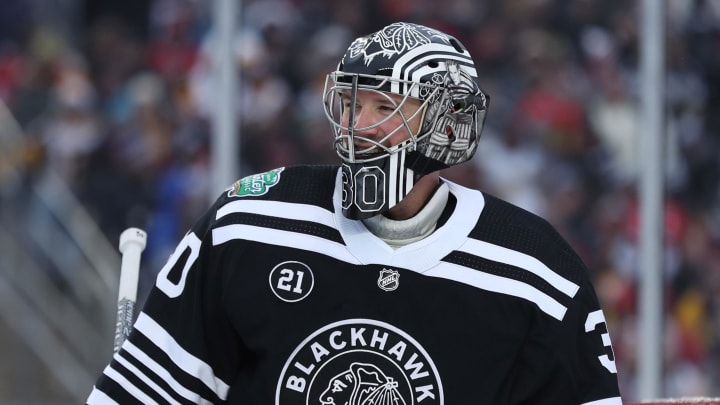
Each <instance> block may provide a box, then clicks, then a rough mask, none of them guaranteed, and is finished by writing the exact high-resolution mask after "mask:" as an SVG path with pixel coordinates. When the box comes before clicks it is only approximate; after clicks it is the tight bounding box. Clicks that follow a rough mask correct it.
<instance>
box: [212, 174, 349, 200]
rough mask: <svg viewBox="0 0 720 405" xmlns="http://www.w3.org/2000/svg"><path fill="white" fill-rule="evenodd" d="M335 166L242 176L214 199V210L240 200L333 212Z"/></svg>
mask: <svg viewBox="0 0 720 405" xmlns="http://www.w3.org/2000/svg"><path fill="white" fill-rule="evenodd" d="M337 170H338V167H337V166H332V165H298V166H288V167H280V168H277V169H273V170H269V171H266V172H263V173H256V174H252V175H249V176H245V177H243V178H241V179H239V180H237V181H236V182H235V183H233V184H232V185H231V186H230V187H229V188H227V189H226V190H225V191H224V192H223V193H222V194H221V195H220V196H219V198H218V199H217V201H216V203H215V204H216V208H219V207H222V206H223V205H225V204H228V203H230V202H233V201H237V200H242V199H253V200H268V201H279V202H287V203H294V204H308V205H315V206H318V207H321V208H325V209H327V210H329V211H332V210H333V205H332V195H333V192H334V186H335V177H336V175H337Z"/></svg>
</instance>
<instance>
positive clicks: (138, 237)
mask: <svg viewBox="0 0 720 405" xmlns="http://www.w3.org/2000/svg"><path fill="white" fill-rule="evenodd" d="M146 240H147V235H146V234H145V232H144V231H143V230H141V229H138V228H128V229H126V230H125V231H123V233H122V234H120V246H119V249H120V253H122V262H121V267H120V286H119V287H118V311H117V323H116V324H115V344H114V346H113V351H114V352H117V351H118V350H120V347H121V346H122V344H123V342H124V341H125V339H127V337H128V336H129V335H130V331H131V330H132V324H133V319H134V316H135V302H136V301H137V288H138V279H139V276H140V255H141V254H142V251H143V250H144V249H145V244H146Z"/></svg>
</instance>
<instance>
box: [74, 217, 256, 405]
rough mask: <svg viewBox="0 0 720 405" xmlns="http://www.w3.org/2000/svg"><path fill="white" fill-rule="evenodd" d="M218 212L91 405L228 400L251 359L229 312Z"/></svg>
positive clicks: (198, 228) (199, 228)
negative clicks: (216, 242) (216, 241)
mask: <svg viewBox="0 0 720 405" xmlns="http://www.w3.org/2000/svg"><path fill="white" fill-rule="evenodd" d="M214 212H215V210H214V209H212V210H210V211H208V212H207V213H206V214H205V216H204V217H203V218H201V219H200V220H199V221H198V222H197V223H196V224H195V225H194V226H193V228H192V229H191V230H190V231H189V232H188V233H187V234H186V235H185V237H184V238H183V239H182V240H181V241H180V242H179V244H178V245H177V247H176V250H175V251H174V253H173V254H172V255H171V256H170V258H169V259H168V261H167V263H166V264H165V266H164V267H163V268H162V269H161V270H160V272H159V273H158V276H157V279H156V282H155V285H154V286H153V288H152V289H151V290H150V293H149V295H148V298H147V301H146V303H145V306H144V307H143V309H142V311H141V312H140V313H139V314H138V317H137V320H136V322H135V324H134V328H133V331H132V332H131V333H130V336H129V337H128V339H127V340H126V341H125V342H124V344H123V345H122V347H121V349H120V350H119V351H118V352H117V353H116V354H114V356H113V357H112V361H111V362H110V364H109V365H107V367H106V368H105V369H104V370H103V372H102V375H101V376H100V377H99V379H98V380H97V382H96V384H95V386H94V387H93V390H92V392H91V393H90V395H89V397H88V399H87V403H88V404H99V403H112V402H116V403H121V404H133V403H142V404H148V403H222V402H224V401H225V400H226V398H227V395H228V391H229V384H230V382H231V378H232V377H231V376H233V375H236V374H237V369H238V368H239V367H241V366H242V364H243V361H244V359H243V348H242V343H241V341H240V339H239V338H238V337H237V334H236V333H235V331H234V329H233V327H232V325H231V323H230V321H229V319H228V317H227V316H226V312H225V311H224V309H223V305H222V301H223V297H224V285H225V284H224V279H225V277H226V276H225V273H227V271H226V270H225V269H226V268H227V267H228V266H227V265H224V264H223V260H224V257H225V252H223V249H224V247H223V246H219V247H214V246H213V243H212V230H211V228H212V223H213V221H214ZM235 254H237V252H235ZM217 348H222V352H220V351H219V349H217Z"/></svg>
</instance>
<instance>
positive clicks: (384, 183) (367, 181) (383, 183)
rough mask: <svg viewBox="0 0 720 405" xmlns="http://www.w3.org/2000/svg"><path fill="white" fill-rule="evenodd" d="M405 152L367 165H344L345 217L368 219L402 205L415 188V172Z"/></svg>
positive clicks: (343, 200)
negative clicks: (408, 164)
mask: <svg viewBox="0 0 720 405" xmlns="http://www.w3.org/2000/svg"><path fill="white" fill-rule="evenodd" d="M406 157H407V151H406V150H400V151H398V152H397V153H394V154H392V155H390V156H388V157H386V158H383V159H379V160H376V161H374V162H367V163H344V164H343V165H342V187H343V192H342V207H343V215H345V217H347V218H350V219H367V218H371V217H374V216H376V215H380V214H382V213H384V212H387V210H389V209H391V208H392V207H394V206H395V205H397V204H398V203H400V202H401V201H402V200H403V199H404V198H405V197H406V196H407V195H408V193H410V190H412V188H413V186H414V185H415V177H416V176H415V172H414V171H413V170H411V169H408V168H407V165H406V164H405V159H406Z"/></svg>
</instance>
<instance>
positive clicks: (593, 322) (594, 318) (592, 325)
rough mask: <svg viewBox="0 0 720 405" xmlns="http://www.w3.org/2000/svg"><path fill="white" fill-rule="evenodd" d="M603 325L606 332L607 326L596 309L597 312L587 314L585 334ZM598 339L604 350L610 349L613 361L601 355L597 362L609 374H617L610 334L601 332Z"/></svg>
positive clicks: (601, 314) (605, 355)
mask: <svg viewBox="0 0 720 405" xmlns="http://www.w3.org/2000/svg"><path fill="white" fill-rule="evenodd" d="M600 325H605V330H606V331H607V324H606V323H605V315H603V312H602V310H600V309H598V310H597V311H594V312H591V313H589V314H588V317H587V320H585V332H587V333H590V332H594V331H596V330H597V329H598V326H600ZM600 337H601V338H602V342H603V345H604V346H605V347H606V348H609V349H610V353H612V355H613V360H611V359H610V356H608V355H607V354H603V355H602V356H598V360H600V364H602V365H603V367H605V368H606V369H607V370H608V371H609V372H611V373H613V374H617V367H616V366H615V360H614V359H615V353H614V352H613V348H612V343H611V342H610V333H608V332H604V333H602V332H601V335H600Z"/></svg>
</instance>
